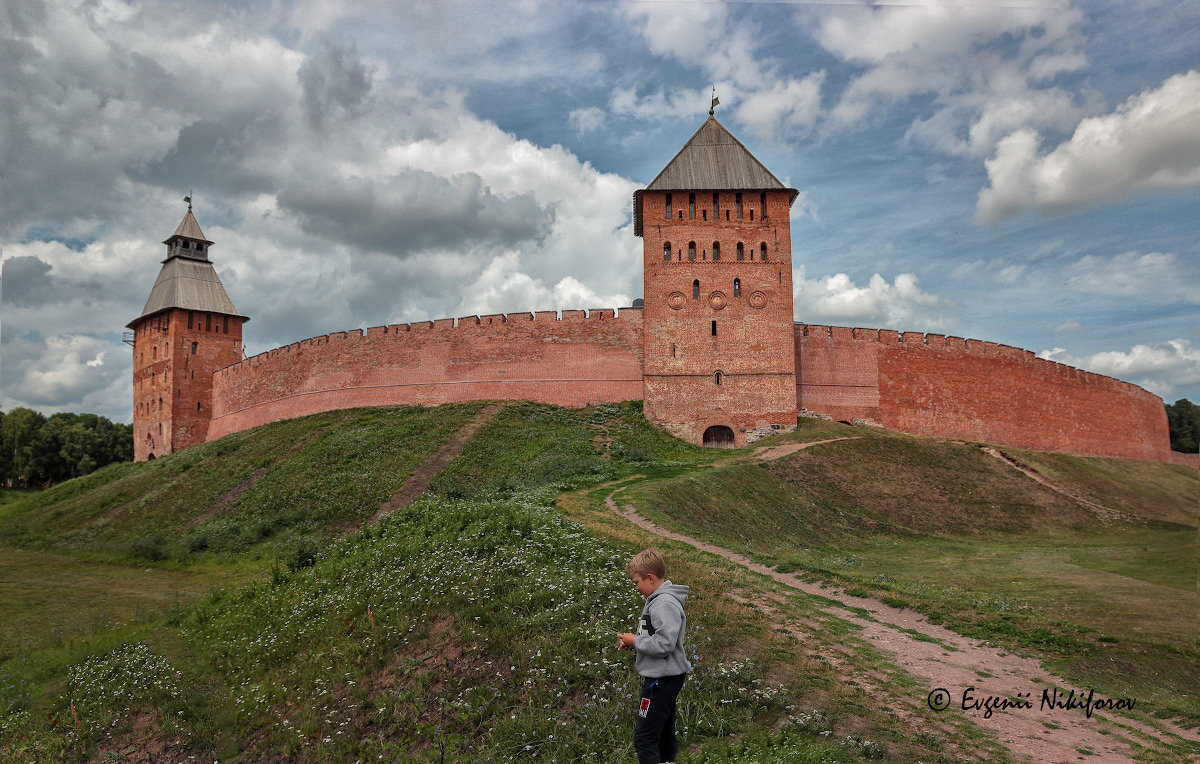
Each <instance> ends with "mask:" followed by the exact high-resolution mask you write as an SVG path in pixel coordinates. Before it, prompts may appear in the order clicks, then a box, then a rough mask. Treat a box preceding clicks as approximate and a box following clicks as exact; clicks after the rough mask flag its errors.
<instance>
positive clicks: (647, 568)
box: [625, 549, 667, 578]
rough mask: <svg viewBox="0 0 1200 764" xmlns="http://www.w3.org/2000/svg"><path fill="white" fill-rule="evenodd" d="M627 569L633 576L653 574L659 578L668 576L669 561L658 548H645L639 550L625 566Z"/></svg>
mask: <svg viewBox="0 0 1200 764" xmlns="http://www.w3.org/2000/svg"><path fill="white" fill-rule="evenodd" d="M625 571H626V572H627V573H629V575H631V576H638V577H640V578H645V577H646V576H648V575H651V574H653V575H654V576H656V577H657V578H666V576H667V563H666V561H665V560H663V556H662V555H661V554H659V552H658V550H657V549H645V550H642V551H641V552H638V553H637V554H635V555H634V556H633V559H632V560H630V561H629V564H628V565H626V566H625Z"/></svg>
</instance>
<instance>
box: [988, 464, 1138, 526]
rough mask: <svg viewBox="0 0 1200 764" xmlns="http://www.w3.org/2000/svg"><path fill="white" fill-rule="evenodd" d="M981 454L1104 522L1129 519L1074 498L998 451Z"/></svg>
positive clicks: (1043, 477) (1038, 473) (1035, 472)
mask: <svg viewBox="0 0 1200 764" xmlns="http://www.w3.org/2000/svg"><path fill="white" fill-rule="evenodd" d="M983 452H984V453H985V454H987V455H989V456H994V457H996V458H997V459H999V460H1000V461H1002V462H1004V463H1005V464H1007V465H1008V466H1010V467H1012V468H1013V469H1015V470H1017V471H1018V472H1020V473H1021V474H1023V475H1025V476H1026V477H1028V478H1030V479H1032V480H1036V481H1037V482H1039V483H1041V484H1042V485H1044V486H1046V487H1047V488H1049V489H1050V490H1051V491H1054V492H1055V493H1057V494H1058V495H1059V496H1065V497H1067V498H1068V499H1070V500H1071V501H1074V502H1078V503H1079V504H1082V505H1083V506H1085V507H1087V508H1088V509H1090V510H1092V511H1093V512H1095V513H1096V516H1097V517H1099V518H1100V519H1101V520H1103V521H1105V522H1112V521H1114V520H1128V519H1131V518H1130V517H1129V516H1128V515H1126V514H1124V513H1123V512H1118V511H1117V510H1115V509H1111V508H1109V507H1104V506H1101V505H1099V504H1096V503H1095V502H1091V501H1088V500H1087V499H1085V498H1083V497H1082V496H1076V495H1075V494H1073V493H1071V492H1070V491H1066V490H1064V489H1062V488H1061V487H1059V486H1056V485H1054V484H1053V483H1051V482H1050V481H1049V480H1047V479H1046V478H1045V476H1043V475H1042V473H1040V472H1038V471H1037V470H1035V469H1031V468H1029V467H1026V466H1025V465H1024V464H1021V463H1020V462H1018V461H1017V460H1016V459H1013V458H1012V457H1010V456H1008V455H1007V454H1004V453H1001V452H1000V451H999V450H997V449H995V448H992V447H991V446H984V447H983Z"/></svg>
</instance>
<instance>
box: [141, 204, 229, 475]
mask: <svg viewBox="0 0 1200 764" xmlns="http://www.w3.org/2000/svg"><path fill="white" fill-rule="evenodd" d="M187 201H188V211H187V214H186V215H184V216H183V220H182V221H181V222H180V223H179V227H178V228H176V229H175V233H173V234H171V237H170V238H169V239H167V240H166V241H164V242H163V243H164V244H166V245H167V259H166V260H163V261H162V269H161V270H160V271H159V272H158V280H157V281H155V282H154V289H152V290H151V291H150V298H149V299H148V300H146V307H145V308H143V309H142V314H141V315H140V316H138V317H137V318H136V319H134V320H133V321H131V322H130V323H128V324H126V327H127V328H129V329H132V330H133V439H134V459H135V460H136V461H144V460H146V459H153V458H154V457H156V456H162V455H163V454H169V453H172V452H173V451H178V450H179V449H181V448H186V447H187V446H190V445H192V444H194V443H203V442H204V440H205V438H206V437H207V436H208V423H209V420H210V419H211V417H212V375H213V372H214V371H216V370H217V369H220V368H221V367H223V366H228V365H229V364H231V363H235V362H237V361H240V360H241V359H242V323H243V322H245V321H248V320H249V319H248V318H246V317H245V316H242V315H239V314H238V312H237V308H235V307H233V302H232V301H230V299H229V295H227V294H226V293H225V287H223V286H222V285H221V279H220V278H218V277H217V272H216V271H215V270H214V269H213V266H212V263H211V262H209V259H208V248H209V247H210V246H211V245H212V242H211V241H209V240H208V239H206V238H204V233H203V232H202V231H201V230H200V225H199V224H198V223H197V222H196V218H195V217H193V216H192V203H191V198H190V197H189V198H188V200H187Z"/></svg>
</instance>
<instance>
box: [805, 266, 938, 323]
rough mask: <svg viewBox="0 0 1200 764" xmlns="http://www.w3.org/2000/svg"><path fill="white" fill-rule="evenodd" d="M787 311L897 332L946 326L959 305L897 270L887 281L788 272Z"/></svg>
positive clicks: (808, 317)
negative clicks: (790, 276)
mask: <svg viewBox="0 0 1200 764" xmlns="http://www.w3.org/2000/svg"><path fill="white" fill-rule="evenodd" d="M793 279H794V281H793V284H792V294H793V299H794V307H793V311H794V312H795V314H796V319H797V320H798V321H803V322H805V323H810V324H837V325H842V326H846V325H849V326H861V327H871V328H879V329H897V330H900V331H918V330H920V331H940V330H945V329H947V328H949V327H950V326H951V325H952V321H953V319H954V318H955V314H956V313H957V311H958V310H959V308H960V306H959V305H958V304H956V303H954V302H953V301H951V300H946V299H944V298H941V297H938V296H937V295H933V294H929V293H927V292H923V291H921V288H920V287H919V286H918V285H917V277H916V276H914V275H913V274H911V273H901V274H899V275H898V276H896V278H895V279H894V280H893V281H892V282H891V283H890V284H889V283H888V281H887V279H885V278H883V276H880V275H879V274H878V273H876V274H875V275H873V276H871V278H870V280H869V281H868V283H867V284H866V285H865V286H859V285H858V284H855V283H854V281H853V280H852V279H851V278H850V277H849V276H848V275H846V274H845V273H838V274H835V275H833V276H825V277H823V278H817V279H809V278H807V276H806V275H805V271H804V268H798V269H796V270H795V271H794V272H793Z"/></svg>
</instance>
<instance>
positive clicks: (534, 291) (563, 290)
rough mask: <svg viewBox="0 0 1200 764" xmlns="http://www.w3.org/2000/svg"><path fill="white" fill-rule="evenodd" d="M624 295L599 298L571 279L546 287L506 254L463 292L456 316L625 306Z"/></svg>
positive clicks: (627, 298)
mask: <svg viewBox="0 0 1200 764" xmlns="http://www.w3.org/2000/svg"><path fill="white" fill-rule="evenodd" d="M631 302H632V298H631V297H630V296H629V295H628V294H619V293H618V294H607V295H603V296H601V295H599V294H597V293H596V292H595V291H594V290H592V289H591V288H589V287H587V286H585V285H584V284H582V283H580V282H579V281H578V280H577V279H575V278H574V277H572V276H565V277H563V278H562V279H560V280H559V281H558V282H557V283H555V284H552V285H549V284H547V283H546V282H545V281H544V280H543V279H541V278H539V277H537V276H533V275H530V274H528V273H525V272H523V271H522V270H521V265H520V256H519V255H518V254H517V253H515V252H510V253H507V254H505V255H502V256H499V257H497V258H495V259H494V260H492V262H491V263H490V264H488V266H487V267H486V268H484V269H483V271H482V272H481V273H480V274H479V277H478V278H477V279H476V280H475V281H474V283H472V284H470V285H468V286H467V288H466V289H464V290H463V300H462V302H461V303H460V307H459V315H464V314H468V315H482V314H487V313H509V312H514V311H517V312H519V311H529V310H531V309H533V310H539V309H540V310H546V309H550V308H553V309H558V310H561V309H579V308H596V307H622V306H628V305H630V304H631Z"/></svg>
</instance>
